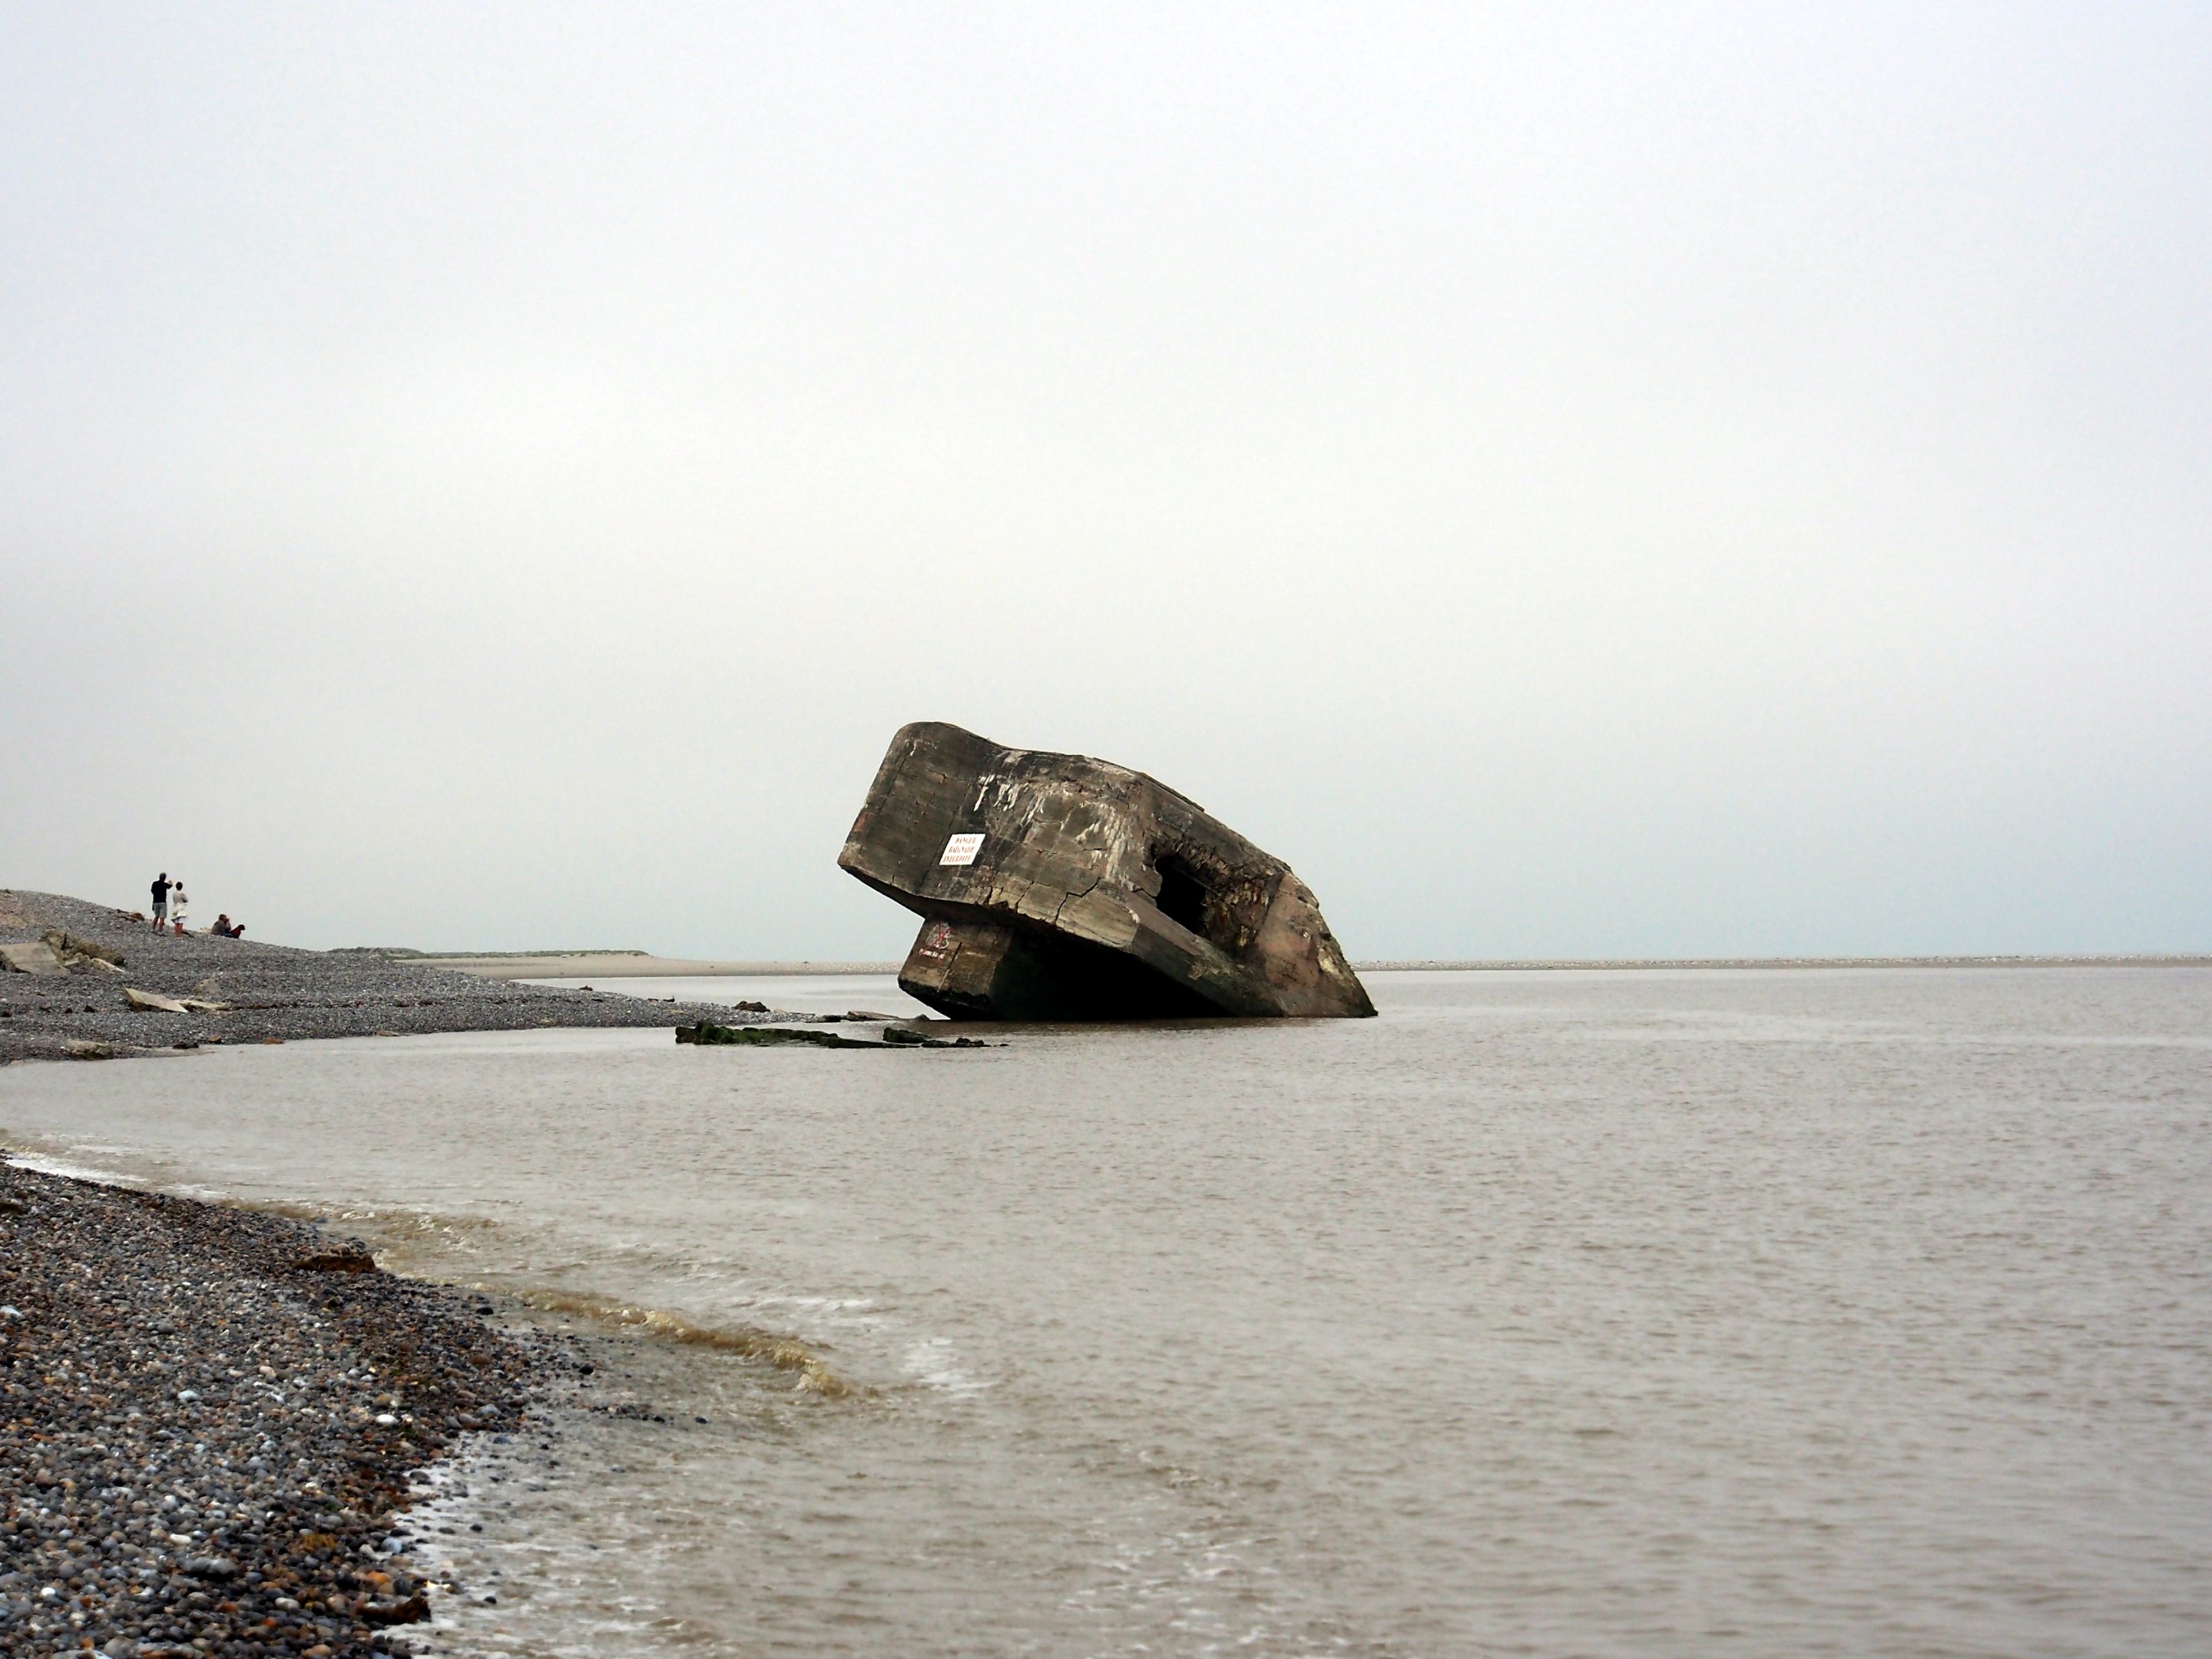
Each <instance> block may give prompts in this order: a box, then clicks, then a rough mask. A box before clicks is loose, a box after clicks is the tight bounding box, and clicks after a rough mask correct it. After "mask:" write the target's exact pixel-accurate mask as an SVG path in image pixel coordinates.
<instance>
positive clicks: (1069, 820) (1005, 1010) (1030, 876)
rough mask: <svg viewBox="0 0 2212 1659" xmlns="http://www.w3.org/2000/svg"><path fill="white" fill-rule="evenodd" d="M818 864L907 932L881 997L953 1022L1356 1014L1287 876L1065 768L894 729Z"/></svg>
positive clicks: (1187, 811)
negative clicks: (895, 987)
mask: <svg viewBox="0 0 2212 1659" xmlns="http://www.w3.org/2000/svg"><path fill="white" fill-rule="evenodd" d="M837 862H838V865H839V866H841V867H842V868H843V869H845V870H848V871H849V872H851V873H853V874H854V875H855V876H858V877H859V878H860V879H861V880H862V881H864V882H866V883H867V884H868V885H869V886H871V887H873V888H875V889H876V890H878V892H882V893H885V894H888V895H889V896H890V897H892V898H894V899H896V900H897V901H898V902H900V903H901V904H903V905H905V906H906V907H907V908H908V909H909V910H913V911H915V912H916V913H918V914H919V915H921V917H922V924H921V934H920V936H919V937H917V938H916V939H915V942H914V949H913V950H912V951H910V952H909V953H908V957H907V959H906V965H905V966H904V967H903V968H902V969H901V970H900V972H899V985H900V987H901V988H902V989H903V990H905V991H906V992H907V994H908V995H910V996H913V997H915V998H918V999H919V1000H921V1001H923V1002H925V1003H927V1004H928V1005H929V1006H931V1007H933V1008H935V1009H937V1010H938V1011H939V1012H942V1013H945V1014H948V1015H951V1017H952V1018H956V1019H1008V1020H1032V1019H1042V1020H1086V1019H1156V1018H1176V1017H1184V1018H1188V1017H1193V1016H1213V1017H1217V1018H1218V1017H1220V1016H1223V1015H1237V1016H1252V1017H1262V1018H1265V1017H1274V1018H1284V1017H1290V1018H1316V1017H1320V1018H1364V1017H1367V1016H1370V1015H1372V1014H1373V1013H1374V1012H1375V1005H1374V1004H1373V1003H1371V1002H1370V1001H1369V1000H1368V999H1367V991H1366V987H1364V986H1363V985H1361V984H1360V982H1359V976H1358V975H1357V974H1355V973H1353V972H1352V964H1351V963H1349V962H1347V961H1346V960H1345V956H1344V952H1343V951H1342V949H1341V948H1340V947H1339V945H1337V942H1336V938H1335V936H1334V934H1332V933H1330V932H1329V930H1328V923H1327V922H1325V921H1322V915H1321V907H1320V906H1319V905H1318V904H1316V902H1315V901H1314V896H1313V894H1312V893H1311V892H1310V891H1309V890H1307V887H1306V885H1305V884H1304V882H1302V881H1300V880H1299V879H1298V878H1297V876H1295V875H1293V874H1292V873H1291V868H1290V866H1288V865H1286V864H1285V863H1284V862H1283V861H1282V860H1280V859H1279V858H1275V857H1273V856H1272V855H1271V854H1267V853H1263V852H1261V850H1260V849H1259V848H1256V847H1255V846H1253V845H1252V843H1251V842H1249V841H1246V840H1245V839H1244V838H1243V836H1240V835H1238V834H1237V832H1236V831H1235V830H1233V829H1230V828H1229V827H1228V826H1227V825H1226V824H1224V823H1218V822H1217V821H1216V820H1215V819H1213V818H1212V817H1208V816H1207V814H1206V811H1205V810H1204V809H1203V808H1201V807H1200V806H1199V805H1197V803H1196V802H1194V801H1192V800H1189V799H1186V798H1185V797H1183V796H1182V795H1179V794H1177V793H1176V792H1175V791H1174V790H1172V789H1170V788H1168V787H1166V786H1165V785H1164V784H1162V783H1160V782H1158V781H1156V780H1154V779H1152V778H1149V777H1147V776H1146V775H1144V774H1143V773H1142V772H1133V771H1131V770H1129V769H1127V767H1121V766H1115V765H1112V764H1110V763H1108V762H1105V761H1100V760H1093V759H1091V757H1088V756H1085V755H1052V754H1045V753H1042V752H1041V751H1038V750H1025V749H1001V748H1000V747H999V746H998V745H997V744H994V743H991V742H989V741H987V739H985V738H979V737H977V736H976V735H975V733H974V732H963V730H961V729H960V727H958V726H947V725H945V724H944V723H942V722H941V721H935V720H925V721H920V722H917V723H916V724H915V725H912V726H905V727H902V729H901V730H900V732H899V733H898V735H897V736H896V737H895V738H892V739H891V746H890V750H889V752H887V753H886V754H885V755H884V763H883V765H882V766H881V767H880V768H879V769H878V770H877V773H876V781H875V782H874V784H873V785H872V786H871V787H870V788H869V790H868V799H867V801H866V804H865V805H863V806H862V807H861V808H860V817H857V818H855V819H854V821H853V829H852V833H851V834H850V835H848V836H846V838H845V850H844V851H843V853H842V854H840V855H839V856H838V860H837Z"/></svg>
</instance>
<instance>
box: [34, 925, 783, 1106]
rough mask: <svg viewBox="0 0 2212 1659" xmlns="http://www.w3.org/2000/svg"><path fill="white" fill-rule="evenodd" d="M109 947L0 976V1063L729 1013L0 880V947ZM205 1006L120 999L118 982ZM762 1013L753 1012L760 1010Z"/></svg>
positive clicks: (673, 1021)
mask: <svg viewBox="0 0 2212 1659" xmlns="http://www.w3.org/2000/svg"><path fill="white" fill-rule="evenodd" d="M57 932H58V933H61V934H64V935H66V936H67V937H68V938H69V939H71V940H74V941H76V942H79V943H81V944H84V945H91V946H93V947H94V949H96V950H98V951H103V952H106V953H107V957H119V958H120V961H119V963H118V962H112V961H109V960H107V957H98V956H83V957H81V959H80V960H79V961H77V962H76V964H75V966H74V967H73V968H72V969H70V970H67V971H64V972H61V973H47V974H27V973H0V1064H4V1063H6V1062H7V1061H9V1060H106V1059H113V1058H117V1057H120V1056H124V1055H128V1054H149V1053H156V1052H161V1051H165V1050H174V1049H179V1048H185V1049H189V1048H196V1047H197V1046H199V1045H201V1044H204V1043H220V1042H295V1041H297V1040H300V1039H302V1038H307V1037H341V1036H408V1035H413V1034H416V1033H421V1032H431V1031H504V1030H531V1029H534V1028H538V1027H544V1026H609V1025H623V1026H655V1025H665V1026H668V1027H671V1028H672V1027H674V1026H677V1025H679V1024H695V1023H696V1022H697V1021H699V1020H701V1019H702V1018H703V1019H711V1020H716V1021H719V1022H720V1023H721V1024H725V1025H727V1024H742V1023H744V1018H745V1016H744V1015H743V1014H735V1015H733V1014H732V1011H731V1010H730V1008H729V1007H728V1006H726V1005H724V1004H720V1003H708V1004H691V1003H683V1002H655V1001H650V1000H646V999H643V998H640V997H630V996H623V995H620V994H616V993H612V992H599V991H587V990H567V989H560V988H556V987H550V986H533V985H513V984H508V983H506V982H504V981H498V980H486V979H478V978H474V977H471V975H466V974H461V973H455V972H453V971H450V970H448V969H440V968H432V967H424V966H422V965H419V964H416V963H408V962H404V961H393V960H390V959H387V958H386V957H380V956H375V955H372V954H369V953H367V952H360V951H301V950H295V949H294V948H292V947H290V946H288V945H267V944H264V943H262V942H260V941H259V940H258V939H216V938H214V937H212V936H210V935H207V934H204V933H187V934H185V936H183V937H181V938H179V937H178V936H177V935H175V934H173V933H155V932H154V931H153V929H152V928H151V927H149V926H148V925H147V924H146V923H145V922H143V921H132V920H131V915H130V914H129V913H128V912H126V911H122V910H118V909H115V908H112V907H110V906H107V905H100V904H92V903H88V902H85V901H84V900H82V899H73V898H68V897H64V896H62V895H60V894H56V893H32V892H21V891H16V890H9V889H0V945H9V944H13V943H17V942H31V941H36V940H39V939H42V938H43V937H44V936H45V935H46V934H47V933H57ZM134 988H135V989H137V990H138V991H141V992H149V993H153V994H155V995H158V996H160V997H161V998H163V999H165V1000H171V1001H179V1002H181V1001H184V1000H191V1001H192V1002H195V1003H199V1004H203V1005H206V1006H200V1007H196V1008H190V1009H186V1010H185V1011H184V1012H169V1011H166V1010H146V1009H141V1008H137V1007H133V1006H131V998H130V997H129V996H128V994H127V993H128V992H129V991H130V990H131V989H134ZM761 1018H764V1016H763V1017H761Z"/></svg>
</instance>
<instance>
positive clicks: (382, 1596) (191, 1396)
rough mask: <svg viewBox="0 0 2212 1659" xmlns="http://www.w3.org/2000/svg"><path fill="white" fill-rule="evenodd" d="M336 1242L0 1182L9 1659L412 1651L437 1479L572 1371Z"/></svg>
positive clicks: (196, 1211)
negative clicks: (428, 1477)
mask: <svg viewBox="0 0 2212 1659" xmlns="http://www.w3.org/2000/svg"><path fill="white" fill-rule="evenodd" d="M331 1243H332V1242H331V1240H329V1239H327V1238H325V1237H323V1236H322V1235H320V1234H319V1232H318V1231H316V1230H315V1229H314V1228H313V1227H311V1226H308V1225H306V1224H304V1223H301V1222H296V1221H291V1220H287V1219H284V1218H278V1217H273V1216H266V1215H262V1214H258V1213H256V1212H248V1211H240V1210H232V1209H226V1208H222V1207H220V1206H213V1205H207V1204H199V1203H195V1202H192V1201H191V1200H185V1199H178V1198H170V1197H165V1196H161V1195H158V1194H145V1193H137V1192H128V1191H124V1190H121V1189H118V1188H107V1187H100V1186H96V1185H94V1184H91V1183H88V1182H76V1181H69V1180H64V1179H62V1178H60V1177H58V1176H46V1175H41V1174H36V1173H33V1172H32V1171H30V1170H21V1169H16V1168H13V1167H9V1166H5V1165H0V1655H9V1656H14V1655H18V1654H24V1655H28V1654H62V1653H82V1652H83V1651H85V1650H87V1649H88V1648H90V1649H96V1650H99V1651H100V1652H102V1653H106V1654H110V1655H117V1656H122V1655H131V1656H137V1659H149V1656H157V1655H164V1654H166V1655H173V1656H175V1659H185V1656H199V1655H210V1656H221V1655H225V1654H246V1653H252V1654H267V1653H295V1654H301V1655H306V1656H311V1659H335V1656H349V1655H357V1654H366V1653H370V1652H387V1653H389V1652H404V1651H407V1648H406V1647H405V1646H404V1644H402V1643H401V1642H400V1641H399V1639H398V1638H397V1637H396V1636H395V1635H394V1634H393V1633H392V1632H393V1630H394V1629H395V1627H399V1626H405V1625H408V1624H410V1623H413V1622H416V1621H417V1620H421V1619H422V1618H423V1617H425V1616H426V1615H427V1613H428V1601H427V1599H426V1595H425V1592H426V1591H427V1590H428V1589H429V1588H431V1586H430V1585H429V1584H428V1583H426V1582H425V1580H424V1579H423V1577H422V1576H421V1575H420V1573H419V1572H417V1571H416V1570H414V1569H413V1567H412V1565H411V1564H410V1562H411V1559H410V1556H409V1554H408V1553H407V1551H408V1547H409V1539H410V1534H408V1532H407V1529H406V1528H405V1526H404V1523H403V1521H402V1517H403V1516H404V1511H405V1510H406V1509H407V1507H408V1505H409V1504H410V1503H411V1502H413V1501H414V1500H415V1499H416V1498H419V1497H421V1496H423V1495H425V1494H426V1492H427V1488H426V1487H425V1486H422V1476H423V1474H424V1472H425V1470H426V1468H427V1466H428V1465H430V1464H432V1463H433V1462H436V1461H437V1460H438V1459H439V1458H440V1457H441V1456H442V1455H446V1454H447V1453H448V1452H449V1451H450V1450H452V1449H453V1448H454V1447H455V1446H456V1444H457V1443H458V1442H459V1439H460V1437H462V1436H463V1435H465V1434H466V1433H469V1432H471V1431H497V1430H507V1431H512V1430H513V1429H515V1428H517V1427H519V1426H520V1425H521V1424H522V1422H523V1419H524V1415H525V1412H526V1408H527V1407H528V1404H529V1401H530V1399H531V1398H532V1392H533V1389H537V1388H539V1387H541V1386H543V1385H544V1384H545V1383H548V1382H550V1380H552V1379H554V1378H556V1377H566V1376H568V1373H569V1372H570V1371H571V1370H573V1369H574V1359H573V1358H572V1357H570V1356H569V1354H568V1352H567V1351H566V1349H564V1348H563V1347H562V1346H561V1345H560V1344H559V1343H558V1342H557V1341H556V1340H553V1339H550V1338H544V1337H532V1338H519V1337H514V1336H511V1335H508V1334H504V1333H501V1332H500V1331H498V1330H495V1329H494V1328H491V1327H489V1326H488V1325H486V1324H484V1323H483V1322H482V1321H481V1320H480V1319H479V1318H478V1317H477V1316H476V1315H475V1314H474V1312H473V1311H472V1310H473V1309H474V1308H475V1307H476V1306H477V1298H476V1297H474V1296H469V1297H459V1296H456V1295H453V1294H449V1293H447V1292H446V1291H440V1290H438V1289H435V1288H434V1287H432V1286H428V1285H418V1284H415V1283H412V1282H410V1281H408V1280H404V1279H396V1278H394V1277H392V1275H391V1274H389V1273H383V1272H381V1271H378V1270H375V1269H374V1268H372V1269H370V1270H368V1271H366V1272H364V1271H361V1270H359V1269H358V1268H352V1267H349V1268H346V1269H339V1270H332V1269H328V1268H317V1267H311V1266H307V1265H303V1264H307V1263H311V1262H313V1261H317V1260H319V1259H320V1260H325V1261H326V1260H328V1259H330V1256H331ZM355 1248H356V1249H357V1248H358V1247H355Z"/></svg>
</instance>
